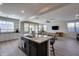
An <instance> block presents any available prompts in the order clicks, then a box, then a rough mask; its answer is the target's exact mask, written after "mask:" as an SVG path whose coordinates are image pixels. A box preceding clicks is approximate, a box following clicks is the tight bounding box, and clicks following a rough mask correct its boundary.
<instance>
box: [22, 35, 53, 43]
mask: <svg viewBox="0 0 79 59" xmlns="http://www.w3.org/2000/svg"><path fill="white" fill-rule="evenodd" d="M23 37H24V38H26V39H29V40H31V41H33V42H36V43H43V42H45V41H47V40H49V39H50V38H52V36H46V35H36V36H35V37H31V38H29V37H27V36H23Z"/></svg>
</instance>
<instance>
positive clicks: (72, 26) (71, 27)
mask: <svg viewBox="0 0 79 59" xmlns="http://www.w3.org/2000/svg"><path fill="white" fill-rule="evenodd" d="M67 27H68V31H69V32H75V23H74V22H71V23H67Z"/></svg>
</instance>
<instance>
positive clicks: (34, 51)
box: [29, 42, 37, 56]
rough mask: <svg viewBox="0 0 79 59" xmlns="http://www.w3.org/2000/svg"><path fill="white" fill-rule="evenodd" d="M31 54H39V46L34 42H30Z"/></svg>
mask: <svg viewBox="0 0 79 59" xmlns="http://www.w3.org/2000/svg"><path fill="white" fill-rule="evenodd" d="M29 53H30V56H36V55H37V47H36V44H35V43H33V42H30V52H29Z"/></svg>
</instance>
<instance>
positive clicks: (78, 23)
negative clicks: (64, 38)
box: [76, 22, 79, 32]
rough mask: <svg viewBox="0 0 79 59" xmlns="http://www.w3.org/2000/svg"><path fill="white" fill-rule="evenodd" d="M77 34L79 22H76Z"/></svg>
mask: <svg viewBox="0 0 79 59" xmlns="http://www.w3.org/2000/svg"><path fill="white" fill-rule="evenodd" d="M76 32H79V22H76Z"/></svg>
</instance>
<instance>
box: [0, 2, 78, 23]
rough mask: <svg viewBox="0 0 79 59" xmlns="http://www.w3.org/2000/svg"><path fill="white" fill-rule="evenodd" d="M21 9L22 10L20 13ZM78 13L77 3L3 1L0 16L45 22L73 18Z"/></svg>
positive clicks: (0, 6)
mask: <svg viewBox="0 0 79 59" xmlns="http://www.w3.org/2000/svg"><path fill="white" fill-rule="evenodd" d="M22 11H24V12H23V13H22ZM76 14H79V4H68V3H3V4H2V5H0V16H5V17H12V18H16V19H20V20H21V21H34V22H46V21H47V20H50V21H52V20H59V21H60V20H65V21H69V20H74V19H75V15H76Z"/></svg>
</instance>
